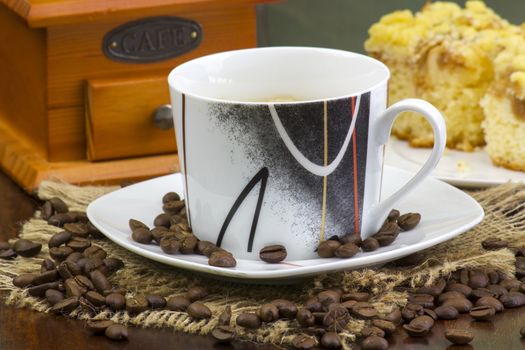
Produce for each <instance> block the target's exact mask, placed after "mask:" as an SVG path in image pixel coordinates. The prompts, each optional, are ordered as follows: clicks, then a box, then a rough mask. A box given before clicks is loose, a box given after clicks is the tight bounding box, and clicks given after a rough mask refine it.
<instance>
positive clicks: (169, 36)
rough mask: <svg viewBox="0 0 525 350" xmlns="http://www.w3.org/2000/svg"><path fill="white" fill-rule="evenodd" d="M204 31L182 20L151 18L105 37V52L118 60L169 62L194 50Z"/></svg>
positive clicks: (120, 27) (134, 22)
mask: <svg viewBox="0 0 525 350" xmlns="http://www.w3.org/2000/svg"><path fill="white" fill-rule="evenodd" d="M201 41H202V29H201V27H200V25H199V24H198V23H197V22H195V21H192V20H189V19H185V18H180V17H165V16H163V17H149V18H143V19H140V20H137V21H132V22H128V23H125V24H123V25H121V26H119V27H117V28H115V29H113V30H112V31H110V32H109V33H107V34H106V35H105V36H104V40H103V43H102V50H103V51H104V53H105V55H106V56H107V57H108V58H110V59H112V60H116V61H124V62H129V63H148V62H157V61H162V60H167V59H170V58H173V57H176V56H179V55H181V54H183V53H186V52H188V51H191V50H193V49H194V48H196V47H197V46H199V44H200V42H201Z"/></svg>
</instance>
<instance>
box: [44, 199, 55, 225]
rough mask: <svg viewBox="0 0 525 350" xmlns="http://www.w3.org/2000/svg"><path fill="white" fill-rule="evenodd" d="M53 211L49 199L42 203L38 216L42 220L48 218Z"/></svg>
mask: <svg viewBox="0 0 525 350" xmlns="http://www.w3.org/2000/svg"><path fill="white" fill-rule="evenodd" d="M54 213H55V209H54V208H53V206H52V205H51V202H50V201H47V202H45V203H44V205H43V206H42V209H40V214H41V215H40V217H41V218H42V220H45V221H47V220H49V218H50V217H51V216H53V214H54Z"/></svg>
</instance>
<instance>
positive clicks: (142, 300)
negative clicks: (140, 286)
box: [126, 294, 149, 314]
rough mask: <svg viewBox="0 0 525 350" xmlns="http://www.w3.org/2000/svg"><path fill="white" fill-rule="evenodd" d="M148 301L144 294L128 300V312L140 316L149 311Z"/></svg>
mask: <svg viewBox="0 0 525 350" xmlns="http://www.w3.org/2000/svg"><path fill="white" fill-rule="evenodd" d="M148 305H149V304H148V300H147V299H146V297H145V296H144V295H142V294H137V295H135V296H134V297H131V298H127V299H126V311H128V312H129V313H130V314H140V313H141V312H144V311H146V310H147V309H148Z"/></svg>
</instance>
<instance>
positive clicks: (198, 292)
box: [186, 286, 208, 302]
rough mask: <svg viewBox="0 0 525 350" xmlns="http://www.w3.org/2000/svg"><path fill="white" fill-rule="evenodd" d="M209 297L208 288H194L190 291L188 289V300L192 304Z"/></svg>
mask: <svg viewBox="0 0 525 350" xmlns="http://www.w3.org/2000/svg"><path fill="white" fill-rule="evenodd" d="M207 296H208V291H207V290H206V288H203V287H199V286H197V287H192V288H190V289H188V292H186V298H187V299H188V300H189V301H190V302H194V301H197V300H200V299H204V298H206V297H207Z"/></svg>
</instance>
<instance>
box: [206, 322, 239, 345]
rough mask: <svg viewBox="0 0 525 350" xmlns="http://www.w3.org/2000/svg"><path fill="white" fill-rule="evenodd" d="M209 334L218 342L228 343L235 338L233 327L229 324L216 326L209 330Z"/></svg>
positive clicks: (235, 333)
mask: <svg viewBox="0 0 525 350" xmlns="http://www.w3.org/2000/svg"><path fill="white" fill-rule="evenodd" d="M211 336H212V337H213V338H214V339H215V340H217V341H218V342H219V343H224V344H228V343H231V342H232V341H234V340H235V338H236V337H237V332H235V328H233V327H230V326H217V327H216V328H215V329H214V330H213V331H211Z"/></svg>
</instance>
